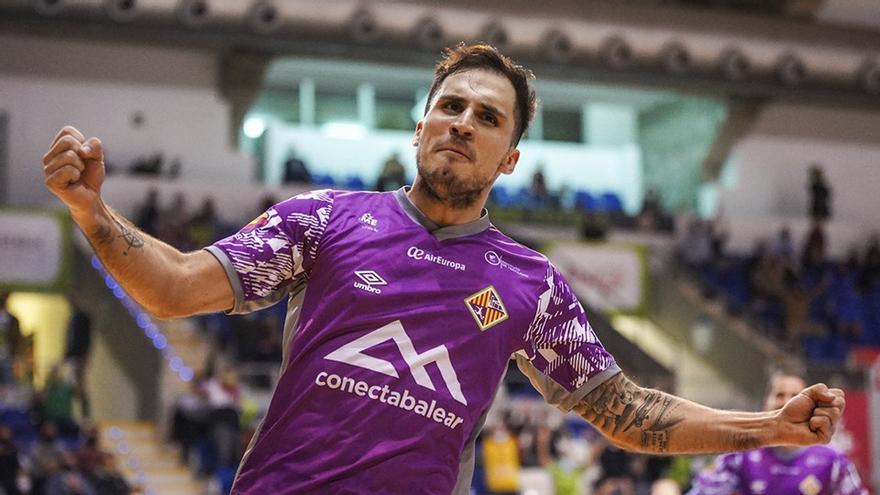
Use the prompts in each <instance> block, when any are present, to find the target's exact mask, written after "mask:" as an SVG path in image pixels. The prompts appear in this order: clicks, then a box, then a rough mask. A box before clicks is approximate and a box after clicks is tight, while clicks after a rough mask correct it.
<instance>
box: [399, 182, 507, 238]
mask: <svg viewBox="0 0 880 495" xmlns="http://www.w3.org/2000/svg"><path fill="white" fill-rule="evenodd" d="M409 188H410V186H403V187H401V188H400V189H398V190H396V191H394V197H395V198H396V199H397V203H398V204H399V205H400V207H401V208H402V209H403V211H404V213H406V216H408V217H409V218H410V219H411V220H412V221H413V222H415V223H417V224H419V225H421V226H422V227H424V228H425V230H427V231H428V232H430V233H431V234H433V235H434V237H436V238H437V239H439V240H441V241H445V240H446V239H455V238H458V237H466V236H469V235H474V234H479V233H480V232H482V231H484V230H486V229H488V228H489V227H490V226H491V225H492V223H491V222H490V221H489V211H488V210H486V209H485V208H483V212H482V213H481V214H480V218H478V219H476V220H474V221H473V222H469V223H463V224H461V225H448V226H446V227H441V226H439V225H437V224H436V223H434V222H433V221H431V219H430V218H428V217H426V216H425V214H424V213H422V211H421V210H419V209H418V208H417V207H416V205H414V204H413V202H412V201H410V199H409V196H407V195H406V193H407V191H409Z"/></svg>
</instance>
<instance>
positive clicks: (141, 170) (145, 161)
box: [129, 151, 165, 176]
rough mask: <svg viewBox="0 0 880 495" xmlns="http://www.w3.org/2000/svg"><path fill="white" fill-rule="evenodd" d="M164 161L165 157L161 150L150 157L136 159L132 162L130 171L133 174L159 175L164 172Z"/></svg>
mask: <svg viewBox="0 0 880 495" xmlns="http://www.w3.org/2000/svg"><path fill="white" fill-rule="evenodd" d="M164 161H165V157H163V156H162V153H161V152H158V151H157V152H156V153H153V154H152V155H150V156H148V157H144V158H139V159H137V160H135V161H134V163H132V165H131V168H130V169H129V172H130V173H131V175H154V176H158V175H161V174H162V162H164Z"/></svg>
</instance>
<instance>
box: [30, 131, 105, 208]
mask: <svg viewBox="0 0 880 495" xmlns="http://www.w3.org/2000/svg"><path fill="white" fill-rule="evenodd" d="M43 175H45V177H46V187H48V188H49V190H50V191H52V194H54V195H55V196H58V198H59V199H60V200H61V201H63V202H64V204H65V205H67V207H68V208H69V209H70V211H71V213H85V212H90V211H93V210H94V208H95V207H96V206H97V205H98V204H100V202H101V184H103V183H104V149H103V146H102V145H101V141H100V140H99V139H98V138H94V137H93V138H89V139H86V138H85V136H83V134H82V133H81V132H79V131H78V130H76V129H75V128H73V127H71V126H65V127H64V128H62V129H61V130H60V131H58V134H57V135H56V136H55V139H53V140H52V144H51V145H50V146H49V151H47V152H46V154H45V155H43Z"/></svg>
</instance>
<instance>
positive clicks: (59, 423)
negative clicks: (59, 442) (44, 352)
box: [34, 364, 79, 435]
mask: <svg viewBox="0 0 880 495" xmlns="http://www.w3.org/2000/svg"><path fill="white" fill-rule="evenodd" d="M68 370H69V367H67V366H63V365H60V364H56V365H55V366H53V367H52V370H51V371H50V372H49V377H48V378H47V379H46V385H45V386H44V387H43V390H41V391H40V392H39V393H37V394H36V395H35V397H34V415H35V417H36V418H37V422H38V424H43V423H46V422H48V423H51V424H52V428H53V429H57V430H60V431H61V433H62V434H64V435H75V434H76V433H77V432H79V426H77V424H76V422H74V420H73V398H74V395H75V393H76V390H75V389H74V386H73V383H72V382H73V380H72V377H71V376H70V374H71V373H69V371H68Z"/></svg>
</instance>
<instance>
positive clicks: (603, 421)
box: [575, 374, 684, 453]
mask: <svg viewBox="0 0 880 495" xmlns="http://www.w3.org/2000/svg"><path fill="white" fill-rule="evenodd" d="M679 401H680V399H678V398H676V397H673V396H671V395H667V394H664V393H662V392H658V391H656V390H649V389H642V388H641V387H639V386H637V385H636V384H634V383H633V382H631V381H630V380H628V379H627V378H626V377H625V376H624V375H623V374H619V375H617V376H616V377H614V378H612V379H610V380H608V381H607V382H605V383H603V384H602V385H600V386H599V387H597V388H596V389H595V390H593V391H592V392H590V394H588V395H587V396H586V397H585V398H584V400H583V401H582V402H581V403H580V404H579V405H578V406H576V408H575V409H576V410H577V411H578V412H579V413H580V414H581V415H582V416H583V417H584V418H586V419H587V421H589V422H591V423H593V424H594V425H596V427H598V428H599V429H600V430H602V431H603V432H604V433H606V434H607V435H608V436H610V437H611V438H616V439H620V438H621V437H622V438H633V439H636V438H637V439H638V444H639V446H640V447H641V449H643V450H646V451H650V452H657V453H663V452H667V451H668V449H669V436H670V433H671V431H672V429H673V428H674V427H675V426H676V425H678V424H679V423H681V422H682V421H684V416H683V415H682V414H681V413H679V412H678V408H679V405H680V404H679Z"/></svg>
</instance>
